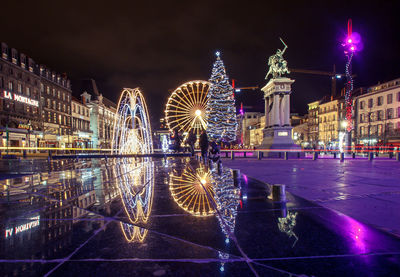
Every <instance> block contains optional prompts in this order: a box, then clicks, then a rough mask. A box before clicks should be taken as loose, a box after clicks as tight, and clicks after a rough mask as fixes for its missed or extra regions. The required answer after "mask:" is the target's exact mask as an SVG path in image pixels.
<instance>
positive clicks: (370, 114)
mask: <svg viewBox="0 0 400 277" xmlns="http://www.w3.org/2000/svg"><path fill="white" fill-rule="evenodd" d="M372 121H374V118H373V113H368V122H372Z"/></svg>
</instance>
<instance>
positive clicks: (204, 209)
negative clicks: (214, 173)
mask: <svg viewBox="0 0 400 277" xmlns="http://www.w3.org/2000/svg"><path fill="white" fill-rule="evenodd" d="M169 177H170V182H169V189H170V191H171V194H172V197H173V199H174V201H175V202H176V203H177V204H178V205H179V206H180V207H181V208H182V209H184V210H185V211H187V212H189V213H190V214H192V215H194V216H210V215H213V214H214V213H215V208H214V207H215V200H214V188H213V185H212V180H211V176H210V171H209V170H208V169H206V168H205V166H203V165H200V167H199V168H197V169H196V170H194V169H193V168H192V167H191V166H187V167H186V168H185V170H184V171H183V173H182V175H177V174H176V172H173V173H171V174H170V176H169ZM206 190H207V192H206ZM210 198H211V201H214V203H212V202H211V201H210Z"/></svg>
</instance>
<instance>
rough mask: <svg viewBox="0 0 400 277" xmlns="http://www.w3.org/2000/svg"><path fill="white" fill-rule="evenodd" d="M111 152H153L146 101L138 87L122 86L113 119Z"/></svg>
mask: <svg viewBox="0 0 400 277" xmlns="http://www.w3.org/2000/svg"><path fill="white" fill-rule="evenodd" d="M111 148H112V153H113V154H136V153H140V154H150V153H153V139H152V134H151V126H150V120H149V113H148V111H147V106H146V101H145V99H144V97H143V94H142V93H141V91H140V89H139V88H135V89H130V88H124V89H123V90H122V93H121V96H120V98H119V102H118V107H117V112H116V114H115V119H114V134H113V141H112V147H111Z"/></svg>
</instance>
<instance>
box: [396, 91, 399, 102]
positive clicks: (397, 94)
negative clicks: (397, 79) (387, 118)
mask: <svg viewBox="0 0 400 277" xmlns="http://www.w3.org/2000/svg"><path fill="white" fill-rule="evenodd" d="M397 102H400V91H399V92H398V93H397Z"/></svg>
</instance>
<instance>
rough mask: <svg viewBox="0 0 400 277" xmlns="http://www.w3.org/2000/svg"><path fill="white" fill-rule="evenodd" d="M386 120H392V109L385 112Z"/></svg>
mask: <svg viewBox="0 0 400 277" xmlns="http://www.w3.org/2000/svg"><path fill="white" fill-rule="evenodd" d="M386 118H387V119H392V118H393V109H387V110H386Z"/></svg>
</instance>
